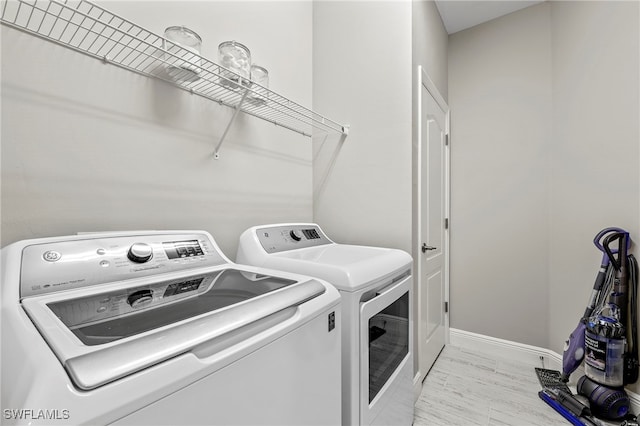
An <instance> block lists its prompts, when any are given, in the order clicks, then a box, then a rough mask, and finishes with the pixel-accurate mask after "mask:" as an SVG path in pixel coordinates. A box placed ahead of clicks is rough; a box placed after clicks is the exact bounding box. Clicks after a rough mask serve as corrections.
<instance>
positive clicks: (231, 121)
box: [213, 89, 249, 160]
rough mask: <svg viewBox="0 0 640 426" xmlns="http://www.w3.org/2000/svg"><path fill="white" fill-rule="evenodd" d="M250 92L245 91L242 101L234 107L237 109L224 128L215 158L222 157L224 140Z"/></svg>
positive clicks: (214, 154)
mask: <svg viewBox="0 0 640 426" xmlns="http://www.w3.org/2000/svg"><path fill="white" fill-rule="evenodd" d="M248 94H249V89H247V90H245V91H244V94H243V95H242V98H241V99H240V102H238V105H236V106H235V108H234V109H235V111H233V115H232V116H231V120H229V124H227V128H226V129H224V133H223V134H222V136H221V137H220V141H219V142H218V146H216V151H215V152H214V153H213V158H215V159H216V160H217V159H219V158H220V147H221V146H222V142H224V138H226V137H227V133H228V132H229V129H230V128H231V125H232V124H233V122H234V121H235V120H236V117H237V116H238V113H239V112H240V108H242V104H243V103H244V100H245V99H246V98H247V95H248Z"/></svg>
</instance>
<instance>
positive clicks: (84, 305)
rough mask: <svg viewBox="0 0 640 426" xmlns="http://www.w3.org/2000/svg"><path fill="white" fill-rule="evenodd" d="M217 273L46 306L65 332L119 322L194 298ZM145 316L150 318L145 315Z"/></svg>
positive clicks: (207, 287)
mask: <svg viewBox="0 0 640 426" xmlns="http://www.w3.org/2000/svg"><path fill="white" fill-rule="evenodd" d="M219 274H220V273H219V272H217V273H212V274H206V275H196V276H192V277H189V278H181V279H175V280H169V281H161V282H157V283H151V284H148V285H145V286H140V287H134V288H128V289H123V290H116V291H110V292H107V293H98V294H92V295H89V296H85V297H82V298H79V299H71V300H62V301H60V302H54V303H50V304H49V305H48V306H49V308H50V309H51V310H52V311H53V312H54V313H55V314H56V316H57V317H58V318H60V320H61V321H62V322H63V323H64V324H65V325H66V326H67V327H69V328H74V327H78V326H83V325H87V324H92V323H94V322H98V321H104V320H107V319H109V318H120V317H123V316H124V315H128V314H132V313H134V312H142V311H145V312H151V311H149V310H145V309H144V308H155V307H158V306H161V305H162V306H166V305H168V304H171V303H174V302H178V301H181V300H185V299H187V298H189V297H196V296H198V295H200V294H202V293H204V292H206V291H207V290H209V289H210V288H211V286H212V284H213V282H214V281H215V279H216V277H217V276H218V275H219ZM147 315H151V313H148V314H147Z"/></svg>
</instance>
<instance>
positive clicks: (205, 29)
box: [1, 1, 312, 258]
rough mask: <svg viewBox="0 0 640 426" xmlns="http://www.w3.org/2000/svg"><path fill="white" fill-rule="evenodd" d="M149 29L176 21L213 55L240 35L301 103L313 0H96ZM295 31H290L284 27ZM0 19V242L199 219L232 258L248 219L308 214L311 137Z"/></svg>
mask: <svg viewBox="0 0 640 426" xmlns="http://www.w3.org/2000/svg"><path fill="white" fill-rule="evenodd" d="M100 3H101V4H104V5H105V6H106V7H108V8H110V9H111V10H113V11H114V12H116V13H119V14H121V15H123V16H125V17H126V18H128V19H130V20H132V21H133V22H136V23H138V24H140V25H142V26H144V27H146V28H148V29H149V30H151V31H154V32H156V33H160V34H161V33H162V32H163V31H164V29H165V28H166V27H168V26H171V25H186V26H187V27H190V28H192V29H193V30H195V31H196V32H197V33H198V34H200V35H201V37H202V39H203V48H202V53H203V56H205V57H208V58H210V59H213V60H214V61H216V60H217V46H218V44H219V43H220V42H222V41H225V40H232V39H234V40H237V41H240V42H243V43H245V44H246V45H247V46H248V47H249V48H250V49H251V51H252V55H253V60H254V62H255V63H259V64H262V65H264V66H265V67H266V68H267V69H268V70H269V72H270V79H271V85H270V87H271V88H272V89H273V90H275V91H276V92H279V93H281V94H283V95H285V96H288V97H290V98H291V99H292V100H294V101H296V102H298V103H300V104H302V105H305V106H307V107H310V106H311V78H312V62H311V60H312V57H311V48H312V43H311V36H312V32H311V23H312V8H311V3H310V2H275V1H270V2H262V1H256V2H244V1H243V2H238V1H234V2H217V1H216V2H188V3H187V2H184V1H159V2H154V1H139V2H135V1H126V2H125V1H123V2H106V1H105V2H100ZM292 34H295V37H292V36H291V35H292ZM231 114H232V110H231V109H229V108H226V107H221V106H219V105H217V104H213V103H212V102H208V101H205V100H203V99H201V98H199V97H196V96H192V95H190V94H188V93H187V92H184V91H181V90H178V89H175V88H173V87H170V86H168V85H166V84H164V83H161V82H159V81H154V80H152V79H149V78H146V77H142V76H139V75H136V74H134V73H131V72H128V71H125V70H122V69H120V68H118V67H116V66H112V65H105V64H103V63H102V62H101V61H99V60H95V59H92V58H89V57H86V56H84V55H81V54H78V53H76V52H74V51H71V50H68V49H65V48H63V47H59V46H57V45H55V44H52V43H49V42H46V41H44V40H41V39H38V38H35V37H33V36H30V35H27V34H24V33H21V32H19V31H16V30H13V29H8V28H7V27H5V26H2V134H1V137H2V176H1V177H2V227H1V232H2V242H1V245H2V246H5V245H6V244H8V243H11V242H13V241H16V240H20V239H25V238H31V237H43V236H51V235H66V234H71V233H75V232H77V231H96V230H125V229H205V230H208V231H210V232H211V233H212V234H213V235H214V237H215V238H216V239H217V241H218V243H219V244H220V245H221V247H222V249H223V251H224V252H225V253H226V254H227V255H228V256H230V257H231V258H234V257H235V252H236V244H237V241H236V240H237V238H238V235H239V234H240V233H241V232H242V231H243V230H244V229H245V228H246V227H248V226H251V225H255V224H258V223H268V222H279V221H309V220H311V219H312V195H311V191H312V150H311V140H310V138H306V137H304V136H301V135H298V134H297V133H293V132H290V131H288V130H285V129H282V128H278V127H275V126H274V125H272V124H270V123H266V122H264V121H261V120H258V119H255V118H253V117H249V116H242V115H241V116H240V117H239V118H238V120H237V121H236V123H235V124H234V125H233V128H232V129H231V132H230V134H229V135H228V137H227V140H226V141H225V143H224V145H223V146H222V150H221V158H220V160H217V161H216V160H214V159H213V156H212V154H213V150H214V147H215V145H216V144H217V141H218V138H219V137H220V136H221V134H222V132H223V131H224V128H225V126H226V124H227V122H228V120H229V119H230V117H231Z"/></svg>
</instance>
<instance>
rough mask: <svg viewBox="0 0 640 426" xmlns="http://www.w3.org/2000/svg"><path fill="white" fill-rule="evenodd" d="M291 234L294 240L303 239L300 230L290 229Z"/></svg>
mask: <svg viewBox="0 0 640 426" xmlns="http://www.w3.org/2000/svg"><path fill="white" fill-rule="evenodd" d="M289 236H291V238H293V240H294V241H300V240H301V239H302V237H301V236H300V234H298V231H296V230H294V229H292V230H291V231H289Z"/></svg>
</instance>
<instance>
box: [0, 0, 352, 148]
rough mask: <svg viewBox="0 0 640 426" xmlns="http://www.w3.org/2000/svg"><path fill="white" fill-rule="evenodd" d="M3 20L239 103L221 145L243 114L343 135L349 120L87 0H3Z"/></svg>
mask: <svg viewBox="0 0 640 426" xmlns="http://www.w3.org/2000/svg"><path fill="white" fill-rule="evenodd" d="M1 7H2V15H1V16H0V22H2V24H4V25H7V26H10V27H13V28H16V29H19V30H22V31H26V32H28V33H31V34H33V35H36V36H38V37H41V38H44V39H46V40H49V41H52V42H55V43H58V44H60V45H63V46H65V47H68V48H71V49H73V50H76V51H78V52H81V53H84V54H87V55H89V56H92V57H95V58H98V59H100V60H102V61H104V62H106V63H110V64H114V65H117V66H120V67H122V68H126V69H128V70H130V71H133V72H136V73H138V74H142V75H145V76H149V77H153V78H158V79H161V80H164V81H166V82H168V83H170V84H172V85H174V86H176V87H178V88H180V89H183V90H186V91H188V92H190V93H192V94H194V95H198V96H201V97H203V98H206V99H209V100H211V101H214V102H217V103H219V104H221V105H225V106H228V107H230V108H233V109H235V111H234V114H233V117H232V118H231V121H230V122H229V124H228V125H227V128H226V129H225V131H224V133H223V135H222V137H221V138H220V140H219V142H218V145H217V147H216V150H215V156H216V158H218V151H219V150H220V146H221V145H222V142H223V141H224V138H225V136H226V134H227V132H228V131H229V128H230V127H231V124H232V123H233V121H234V119H235V117H236V116H237V114H238V113H239V112H240V111H242V112H244V113H245V114H249V115H252V116H254V117H257V118H260V119H263V120H266V121H268V122H271V123H273V124H276V125H278V126H281V127H284V128H286V129H289V130H292V131H294V132H297V133H300V134H302V135H304V136H309V137H310V136H312V134H313V131H314V130H316V131H320V132H323V133H329V134H331V133H334V134H340V135H341V141H342V140H344V138H345V137H346V135H347V133H348V126H344V125H341V124H338V123H337V122H335V121H333V120H330V119H328V118H326V117H323V116H322V115H320V114H317V113H315V112H313V111H311V110H309V109H307V108H305V107H303V106H301V105H299V104H297V103H295V102H293V101H291V100H289V99H287V98H286V97H284V96H281V95H279V94H277V93H276V92H274V91H272V90H269V89H267V88H266V87H263V86H261V85H259V84H258V83H255V82H253V81H250V80H247V79H246V78H243V77H242V76H240V75H239V74H237V73H235V72H233V71H232V70H229V69H227V68H224V67H222V66H220V65H218V64H216V63H214V62H212V61H210V60H208V59H206V58H204V57H201V56H197V55H194V54H193V52H192V51H189V50H187V49H185V48H183V47H181V46H180V45H178V44H174V43H172V42H171V41H169V40H167V39H165V38H164V37H162V36H160V35H157V34H155V33H153V32H151V31H148V30H146V29H144V28H142V27H140V26H139V25H136V24H134V23H133V22H131V21H128V20H126V19H124V18H122V17H120V16H118V15H116V14H114V13H112V12H109V11H108V10H106V9H104V8H102V7H100V6H98V5H96V4H94V3H92V2H90V1H87V0H3V1H2V6H1Z"/></svg>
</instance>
